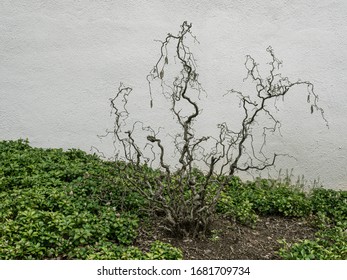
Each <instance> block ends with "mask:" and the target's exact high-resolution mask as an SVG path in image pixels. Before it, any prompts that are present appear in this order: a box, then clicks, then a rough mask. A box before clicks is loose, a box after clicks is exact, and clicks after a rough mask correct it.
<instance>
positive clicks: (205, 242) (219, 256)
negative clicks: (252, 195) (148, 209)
mask: <svg viewBox="0 0 347 280" xmlns="http://www.w3.org/2000/svg"><path fill="white" fill-rule="evenodd" d="M212 228H213V230H212V232H211V234H210V236H209V237H205V238H202V239H179V238H175V237H172V236H171V237H170V236H169V235H168V234H167V233H165V232H164V230H161V228H160V222H159V221H156V222H154V223H152V224H151V225H148V224H147V223H146V224H145V225H143V226H142V228H141V230H140V235H139V237H138V239H137V243H138V244H136V246H139V247H141V248H143V249H146V248H148V247H149V244H150V243H151V242H153V241H155V240H160V241H162V242H166V243H170V244H172V245H173V246H175V247H177V248H180V249H181V250H182V252H183V254H184V259H186V260H196V259H198V260H233V259H237V260H276V259H280V257H279V255H278V250H279V249H280V247H281V245H280V244H279V243H278V240H282V239H285V240H286V241H287V242H288V243H293V242H298V241H300V240H303V239H312V238H313V237H314V233H315V231H316V230H315V229H314V228H313V227H312V226H311V225H310V223H309V222H308V221H306V220H304V219H296V218H285V217H278V216H270V217H260V219H259V221H258V222H257V223H256V225H254V226H253V227H248V226H245V225H241V224H238V223H235V222H231V221H229V220H227V219H225V218H219V219H218V220H216V221H215V223H214V224H213V227H212Z"/></svg>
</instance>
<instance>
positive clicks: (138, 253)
mask: <svg viewBox="0 0 347 280" xmlns="http://www.w3.org/2000/svg"><path fill="white" fill-rule="evenodd" d="M141 168H142V169H141V170H142V171H141V176H143V178H144V180H146V181H148V180H152V181H153V183H155V182H157V180H159V179H160V178H161V176H162V173H161V172H160V171H158V170H153V169H151V168H149V167H148V166H145V165H144V166H141ZM133 170H134V169H133V168H131V167H129V166H128V165H127V164H125V163H123V162H108V161H103V160H101V159H100V158H99V157H98V156H96V155H89V154H87V153H85V152H83V151H81V150H77V149H71V150H68V151H63V150H62V149H42V148H33V147H31V146H30V145H29V143H28V141H26V140H16V141H0V259H2V260H4V259H182V258H184V256H183V254H182V251H181V250H180V249H179V248H175V247H173V246H172V245H170V244H168V243H164V242H162V241H160V240H156V241H154V242H152V243H151V244H149V245H148V246H147V247H146V248H145V247H144V246H141V244H139V240H138V236H139V231H140V221H142V222H143V221H145V222H146V223H151V219H154V218H155V217H157V216H155V215H159V216H160V213H152V212H149V211H144V210H145V209H148V207H147V206H146V199H145V198H144V197H143V194H139V193H137V192H136V191H134V188H132V187H131V183H130V182H128V181H127V179H126V178H131V177H132V176H133V174H132V173H131V172H133ZM194 172H195V173H194V176H195V178H196V180H197V181H199V180H201V181H203V180H204V179H203V177H204V176H205V175H204V174H203V173H202V172H199V171H197V170H195V171H194ZM124 174H126V175H127V176H124ZM135 178H136V179H139V180H140V179H141V177H139V173H138V171H137V173H136V176H135ZM173 180H174V178H173ZM225 183H226V184H227V185H226V187H225V189H224V191H223V193H222V195H221V199H220V200H219V202H218V204H217V215H219V216H220V217H222V218H223V219H229V218H231V223H242V224H245V225H247V226H250V227H252V226H254V225H256V223H257V220H258V219H259V218H260V217H263V216H267V215H275V216H283V217H287V218H302V219H305V220H307V221H309V222H310V223H312V225H313V226H314V227H315V228H316V229H317V232H316V235H315V237H314V238H313V239H306V240H301V241H298V242H295V243H289V242H287V241H286V240H280V241H279V242H280V243H281V249H280V250H279V255H280V256H281V258H283V259H347V192H346V191H334V190H328V189H323V188H315V189H313V190H311V191H309V192H303V191H302V189H300V188H298V187H295V186H291V185H290V184H289V183H288V182H281V181H276V180H265V179H257V180H255V181H252V182H242V181H241V180H240V179H239V178H238V177H233V178H232V179H231V180H229V181H228V180H226V182H225ZM208 188H211V189H213V188H215V186H214V185H213V183H211V184H210V185H209V186H208ZM144 191H146V190H144ZM214 233H215V231H213V229H212V231H211V238H213V236H214V235H213V234H214ZM222 234H223V232H222V231H221V232H218V236H220V235H222Z"/></svg>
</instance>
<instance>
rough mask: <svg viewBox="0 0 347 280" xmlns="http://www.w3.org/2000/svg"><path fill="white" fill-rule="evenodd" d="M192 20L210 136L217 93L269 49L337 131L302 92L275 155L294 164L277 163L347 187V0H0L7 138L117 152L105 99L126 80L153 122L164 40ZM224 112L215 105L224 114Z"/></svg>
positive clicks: (0, 79)
mask: <svg viewBox="0 0 347 280" xmlns="http://www.w3.org/2000/svg"><path fill="white" fill-rule="evenodd" d="M184 20H187V21H188V22H192V23H193V29H192V31H193V33H194V35H196V37H197V38H198V39H199V41H200V44H199V45H197V46H196V47H195V50H196V52H195V56H196V58H197V60H198V63H199V71H200V81H201V82H202V84H203V86H204V88H205V90H206V91H207V93H208V94H209V97H211V99H210V101H209V102H207V103H205V104H206V106H207V107H206V108H205V111H204V114H205V116H207V115H208V114H210V116H209V117H208V118H206V122H205V123H204V131H206V132H208V131H212V130H213V128H214V126H215V124H216V122H217V121H218V120H220V119H221V120H226V119H230V118H235V116H231V115H230V113H228V111H225V112H223V110H222V109H223V104H225V102H219V101H218V98H217V96H218V94H220V95H222V94H224V93H225V92H226V91H227V90H228V89H231V88H235V89H242V87H243V85H242V79H243V78H244V76H245V69H244V66H243V63H244V60H245V55H247V54H251V55H252V56H253V57H254V58H256V60H257V61H259V62H263V63H265V62H266V61H268V58H269V57H268V55H267V53H266V52H265V49H266V47H267V46H269V45H271V46H272V47H273V48H274V50H275V52H276V55H277V56H278V57H279V58H280V59H281V60H283V62H284V65H283V68H282V73H283V74H285V75H286V76H289V77H291V78H292V79H293V80H295V79H296V78H302V79H304V80H309V81H311V82H312V83H314V85H315V90H316V93H317V94H319V96H320V103H319V104H320V106H322V107H323V108H324V109H325V114H326V118H327V119H328V121H329V124H330V129H327V128H326V126H325V123H324V121H323V120H322V119H320V118H319V116H318V115H311V114H310V112H309V107H308V106H307V104H306V91H305V88H297V89H295V90H294V91H293V92H292V93H293V95H292V97H291V98H289V99H288V100H286V102H288V103H286V104H287V106H286V107H284V106H281V105H280V109H281V113H280V116H279V117H281V120H282V124H283V125H282V134H283V138H280V137H279V138H276V139H274V140H273V142H272V144H271V145H270V147H271V148H273V149H275V150H276V149H277V150H280V151H282V152H283V153H289V154H290V155H292V156H294V157H295V158H296V160H293V159H292V158H285V159H282V160H280V161H279V162H278V168H284V169H289V170H290V169H292V168H293V172H294V174H295V175H302V174H303V175H305V178H306V179H307V180H309V181H312V180H314V179H318V178H319V179H320V181H321V182H322V183H323V184H324V185H325V186H326V187H330V188H335V189H347V168H346V166H347V129H346V125H347V110H346V109H347V94H346V86H347V69H346V66H347V36H346V34H347V1H345V0H337V1H332V0H331V1H329V0H320V1H302V0H291V1H284V0H282V1H272V0H261V1H241V0H214V1H211V0H200V1H193V0H177V1H162V0H142V1H134V0H127V1H120V0H89V1H88V0H80V1H68V0H59V1H53V0H52V1H51V0H46V1H43V0H28V1H25V0H2V1H0V139H18V138H29V140H30V142H31V144H32V145H34V146H41V147H63V148H71V147H78V148H81V149H84V150H86V151H89V150H90V147H91V146H92V145H94V146H96V147H98V148H99V149H100V150H102V151H104V152H105V153H106V154H108V155H111V153H112V145H111V141H107V140H104V141H102V142H101V141H100V140H99V138H97V135H98V134H102V133H103V132H104V131H105V129H106V128H110V127H111V126H112V119H111V118H110V114H109V103H108V99H109V98H110V97H113V96H114V93H115V92H116V90H117V88H118V86H119V83H120V82H121V81H122V82H124V83H126V84H127V85H131V86H132V87H133V88H134V94H136V98H135V99H134V100H135V102H136V104H135V107H136V108H137V111H138V112H140V113H141V114H143V115H142V116H143V117H144V118H145V119H146V118H148V116H147V115H146V114H148V108H147V107H146V110H142V109H143V108H144V105H146V106H147V104H148V100H146V99H145V98H146V97H148V95H147V88H148V86H147V82H146V79H145V77H146V75H147V73H148V71H149V70H150V69H151V68H152V66H153V64H154V63H155V61H156V59H157V58H158V51H159V46H160V43H158V42H155V41H154V39H163V38H164V37H165V35H166V34H167V33H168V32H171V33H177V31H178V30H179V26H180V25H181V24H182V22H183V21H184ZM217 108H218V109H217Z"/></svg>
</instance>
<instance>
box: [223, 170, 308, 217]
mask: <svg viewBox="0 0 347 280" xmlns="http://www.w3.org/2000/svg"><path fill="white" fill-rule="evenodd" d="M217 210H218V211H219V212H221V213H224V214H228V215H231V216H233V217H234V218H236V220H238V221H240V222H242V223H245V224H252V223H254V222H256V220H257V215H280V216H285V217H305V216H308V215H310V213H311V212H312V211H311V201H310V200H309V199H308V198H307V195H306V194H305V193H304V192H302V191H301V190H300V189H298V188H296V187H294V186H291V185H289V184H284V183H281V182H279V181H275V180H265V179H257V180H255V181H254V182H246V183H243V182H241V180H240V179H239V178H237V177H234V178H233V179H232V181H230V182H229V187H228V188H227V189H226V190H225V191H224V192H223V194H222V196H221V199H220V201H219V203H218V206H217Z"/></svg>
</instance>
